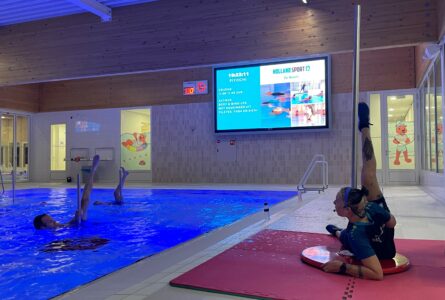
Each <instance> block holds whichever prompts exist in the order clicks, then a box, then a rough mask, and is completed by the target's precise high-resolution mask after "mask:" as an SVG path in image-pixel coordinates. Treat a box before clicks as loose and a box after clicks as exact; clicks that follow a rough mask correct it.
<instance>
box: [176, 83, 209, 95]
mask: <svg viewBox="0 0 445 300" xmlns="http://www.w3.org/2000/svg"><path fill="white" fill-rule="evenodd" d="M182 90H183V95H184V96H190V95H203V94H208V92H209V87H208V83H207V80H199V81H186V82H183V84H182Z"/></svg>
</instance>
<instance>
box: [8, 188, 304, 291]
mask: <svg viewBox="0 0 445 300" xmlns="http://www.w3.org/2000/svg"><path fill="white" fill-rule="evenodd" d="M295 194H296V193H295V192H275V191H228V190H176V189H175V190H164V189H126V190H125V191H124V196H125V204H124V205H122V206H115V205H112V206H95V205H92V203H93V202H94V201H96V200H100V201H111V200H112V199H113V190H111V189H95V190H93V192H92V194H91V204H90V208H89V211H88V221H87V222H86V223H84V224H82V226H81V227H79V228H62V229H58V230H35V229H34V227H33V225H32V220H33V218H34V216H36V215H38V214H42V213H49V214H51V215H52V216H53V217H54V218H55V219H56V220H58V221H61V222H67V221H69V220H70V219H71V217H72V215H73V212H74V211H75V209H76V207H75V202H76V201H75V199H76V190H75V189H27V190H18V191H16V198H15V201H14V204H12V202H11V200H10V199H7V198H6V199H0V254H1V255H0V278H1V279H2V280H0V299H25V298H26V299H47V298H50V297H54V296H56V295H59V294H61V293H64V292H66V291H68V290H71V289H73V288H75V287H77V286H79V285H82V284H85V283H87V282H89V281H92V280H94V279H96V278H99V277H101V276H103V275H106V274H108V273H111V272H113V271H115V270H117V269H120V268H122V267H125V266H128V265H130V264H132V263H134V262H136V261H137V260H139V259H141V258H144V257H147V256H151V255H153V254H156V253H159V252H161V251H163V250H165V249H168V248H170V247H173V246H175V245H178V244H179V243H183V242H185V241H187V240H190V239H192V238H194V237H197V236H199V235H201V234H203V233H206V232H209V231H211V230H213V229H215V228H218V227H221V226H225V225H227V224H230V223H233V222H234V221H236V220H239V219H241V218H242V217H245V216H247V215H249V214H252V213H254V212H257V211H260V210H262V208H263V202H264V201H265V200H267V201H268V203H269V204H270V205H274V204H276V203H278V202H280V201H283V200H286V199H289V198H291V197H293V196H295ZM87 238H102V239H108V240H109V242H108V243H106V244H105V245H102V246H100V247H98V248H97V249H93V250H83V251H80V250H76V251H50V252H47V251H44V250H45V246H47V245H48V244H50V243H51V242H54V241H60V240H66V239H82V240H85V239H87Z"/></svg>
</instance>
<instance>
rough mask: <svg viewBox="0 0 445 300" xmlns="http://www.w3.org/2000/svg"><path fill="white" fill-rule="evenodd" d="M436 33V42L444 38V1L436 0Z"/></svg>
mask: <svg viewBox="0 0 445 300" xmlns="http://www.w3.org/2000/svg"><path fill="white" fill-rule="evenodd" d="M437 18H438V19H437V32H438V40H439V39H441V38H445V0H437Z"/></svg>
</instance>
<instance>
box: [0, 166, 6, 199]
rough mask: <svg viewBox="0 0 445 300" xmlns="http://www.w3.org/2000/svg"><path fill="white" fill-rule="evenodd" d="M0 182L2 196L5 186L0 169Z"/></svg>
mask: <svg viewBox="0 0 445 300" xmlns="http://www.w3.org/2000/svg"><path fill="white" fill-rule="evenodd" d="M0 180H1V182H2V194H4V193H5V184H4V183H3V172H2V170H1V169H0Z"/></svg>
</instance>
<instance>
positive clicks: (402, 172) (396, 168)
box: [382, 92, 418, 184]
mask: <svg viewBox="0 0 445 300" xmlns="http://www.w3.org/2000/svg"><path fill="white" fill-rule="evenodd" d="M383 99H384V101H383V103H382V104H383V105H382V120H384V122H383V123H384V131H385V132H384V136H385V138H384V139H383V140H384V144H385V145H384V148H385V152H384V153H385V159H384V161H385V162H384V168H385V182H386V183H387V184H417V183H418V182H417V181H418V180H417V178H418V176H417V173H416V140H415V123H414V121H415V120H414V117H415V113H414V107H415V106H414V99H415V94H414V93H397V92H394V93H391V92H389V93H385V94H384V95H383Z"/></svg>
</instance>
